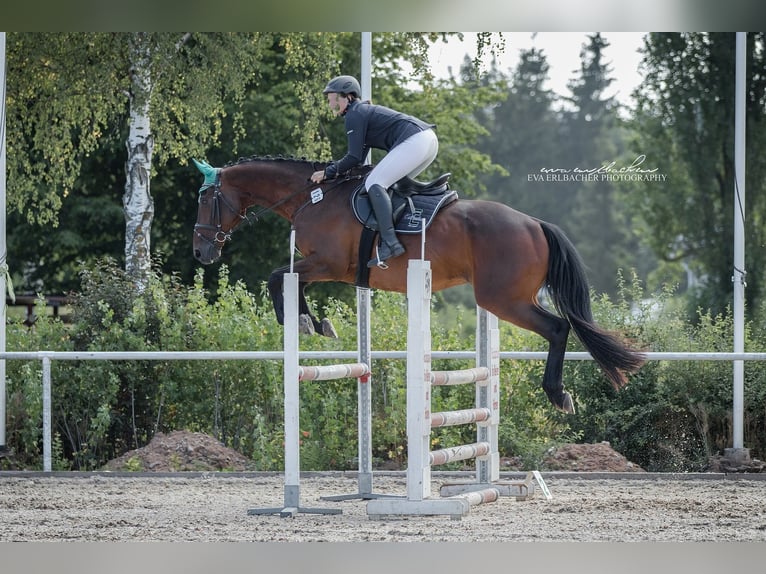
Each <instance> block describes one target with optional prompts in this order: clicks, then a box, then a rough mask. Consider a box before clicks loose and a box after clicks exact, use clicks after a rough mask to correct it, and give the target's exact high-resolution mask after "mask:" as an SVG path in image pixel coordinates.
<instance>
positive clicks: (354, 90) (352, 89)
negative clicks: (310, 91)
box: [322, 76, 362, 99]
mask: <svg viewBox="0 0 766 574" xmlns="http://www.w3.org/2000/svg"><path fill="white" fill-rule="evenodd" d="M322 93H323V94H340V95H341V96H342V97H346V96H348V95H351V96H353V97H354V98H356V99H359V98H361V97H362V87H361V86H360V85H359V82H358V81H357V79H356V78H355V77H354V76H335V77H334V78H333V79H332V80H330V81H329V82H327V86H326V87H325V89H324V90H323V91H322Z"/></svg>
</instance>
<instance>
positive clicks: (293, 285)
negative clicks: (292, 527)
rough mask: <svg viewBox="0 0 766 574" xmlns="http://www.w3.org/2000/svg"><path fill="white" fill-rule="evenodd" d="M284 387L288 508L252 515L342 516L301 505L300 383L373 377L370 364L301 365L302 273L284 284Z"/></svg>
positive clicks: (334, 510)
mask: <svg viewBox="0 0 766 574" xmlns="http://www.w3.org/2000/svg"><path fill="white" fill-rule="evenodd" d="M284 301H285V321H284V323H285V324H284V358H283V363H284V388H285V491H284V505H283V506H280V507H274V508H255V509H251V510H248V511H247V513H248V514H249V515H257V514H279V515H280V516H282V517H294V516H295V515H296V514H298V513H307V514H340V513H341V512H342V511H341V509H339V508H306V507H303V506H301V505H300V436H299V435H300V430H299V429H300V425H299V418H300V393H299V386H300V381H326V380H330V379H342V378H357V379H358V381H359V384H360V385H361V384H362V383H363V382H365V379H367V378H368V377H369V375H370V368H369V365H367V364H364V363H352V364H349V365H328V366H318V367H303V366H300V365H299V364H298V350H299V347H298V274H297V273H286V274H285V282H284Z"/></svg>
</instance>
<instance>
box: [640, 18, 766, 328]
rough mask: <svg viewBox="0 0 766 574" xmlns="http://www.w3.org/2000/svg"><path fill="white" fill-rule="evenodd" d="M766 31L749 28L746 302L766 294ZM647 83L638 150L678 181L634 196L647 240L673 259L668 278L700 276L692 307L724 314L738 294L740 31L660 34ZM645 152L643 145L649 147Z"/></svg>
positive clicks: (651, 40)
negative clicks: (736, 144) (737, 56)
mask: <svg viewBox="0 0 766 574" xmlns="http://www.w3.org/2000/svg"><path fill="white" fill-rule="evenodd" d="M765 46H766V34H764V33H763V32H754V33H748V34H747V50H746V52H747V87H746V94H747V102H746V106H747V109H746V114H747V127H746V134H747V142H746V148H747V157H746V160H745V161H746V166H747V170H746V189H747V208H746V214H747V219H746V222H745V233H746V239H745V241H746V246H747V254H746V262H747V268H748V270H749V271H750V273H748V275H747V285H748V288H747V289H746V291H745V297H746V305H747V307H748V308H750V309H754V308H755V307H756V306H757V305H758V304H759V302H760V301H762V298H763V289H764V275H763V271H761V270H762V269H763V264H764V263H765V262H766V261H765V259H766V253H765V252H764V250H763V249H759V247H760V246H762V245H763V244H764V240H765V239H766V235H765V234H766V229H764V221H763V213H766V205H764V202H765V201H766V193H764V191H766V180H765V177H764V176H766V156H764V154H763V153H762V150H763V149H764V145H766V141H765V140H766V129H764V124H765V123H766V74H765V73H764V70H766V50H765V49H764V47H765ZM642 65H643V68H644V70H645V76H646V80H645V81H644V82H643V83H642V85H641V86H639V88H638V89H637V90H636V94H635V95H636V99H637V104H638V105H637V109H636V114H635V118H634V119H635V130H636V132H637V134H638V135H637V138H636V142H635V145H636V149H637V150H652V153H653V154H654V155H655V156H656V157H657V158H658V165H659V168H660V171H662V172H664V173H666V174H667V176H668V179H669V181H671V182H672V184H671V185H667V186H664V187H662V188H659V187H658V186H654V185H646V186H644V187H643V189H641V190H640V193H634V194H631V199H632V200H633V202H632V204H633V208H634V209H635V210H637V211H638V212H639V213H640V214H641V216H642V218H643V220H644V229H643V232H642V239H643V240H644V241H645V242H646V243H647V244H648V245H650V246H651V248H652V250H653V251H654V252H655V253H656V255H657V256H658V257H660V258H661V259H663V260H664V261H665V262H667V265H665V267H664V270H665V271H667V270H668V268H669V267H670V266H671V265H672V269H673V270H674V275H671V274H667V275H666V277H668V278H670V279H673V280H675V281H676V282H679V283H684V284H685V281H684V274H685V273H686V272H687V271H688V274H689V275H690V276H691V277H692V278H693V279H694V280H695V284H692V285H691V287H693V288H692V289H690V290H689V292H688V295H689V299H690V307H691V310H693V309H694V308H695V307H697V306H701V307H703V308H705V309H709V310H711V312H712V313H714V314H717V313H720V312H722V311H724V310H725V308H726V306H727V305H728V304H729V302H730V301H731V296H732V286H731V277H732V269H733V258H734V255H733V219H734V215H733V214H734V201H735V200H734V110H735V104H734V95H735V91H734V79H735V70H736V66H735V35H734V34H733V33H653V34H649V35H647V37H646V38H645V40H644V48H643V62H642ZM641 153H645V151H641Z"/></svg>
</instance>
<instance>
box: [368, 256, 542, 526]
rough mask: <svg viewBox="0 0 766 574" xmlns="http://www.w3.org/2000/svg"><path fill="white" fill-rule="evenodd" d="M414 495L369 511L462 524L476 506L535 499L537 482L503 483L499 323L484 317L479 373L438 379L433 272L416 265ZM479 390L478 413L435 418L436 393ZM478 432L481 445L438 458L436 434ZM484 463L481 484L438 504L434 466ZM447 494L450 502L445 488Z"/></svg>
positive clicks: (410, 478)
mask: <svg viewBox="0 0 766 574" xmlns="http://www.w3.org/2000/svg"><path fill="white" fill-rule="evenodd" d="M407 298H408V314H409V316H408V330H407V494H406V497H398V498H385V499H384V498H381V499H376V500H370V501H369V502H368V503H367V514H368V516H369V517H370V518H371V519H380V518H383V517H385V516H389V515H391V516H393V515H449V516H450V517H451V518H453V519H460V518H461V517H463V516H465V515H466V514H468V512H469V511H470V508H471V506H474V505H476V504H481V503H484V502H493V501H495V500H497V499H498V498H499V497H500V496H501V495H512V496H517V497H519V495H520V494H522V493H523V494H524V496H526V495H528V494H531V491H530V487H531V489H532V490H533V489H534V487H533V486H531V484H530V481H525V483H513V484H511V483H506V484H500V483H498V482H497V481H498V479H499V475H500V472H499V465H500V455H499V451H498V426H499V410H500V376H499V374H500V342H499V341H500V335H499V329H498V326H497V318H496V317H495V316H494V315H492V314H491V313H488V312H487V311H485V310H483V309H480V310H479V317H478V320H477V331H476V333H477V335H476V339H477V341H476V363H477V366H476V368H473V369H465V370H460V371H435V372H432V371H431V322H430V313H431V306H430V303H431V266H430V262H429V261H424V260H410V262H409V267H408V270H407ZM467 383H475V384H476V407H475V408H473V409H464V410H458V411H449V412H443V413H432V412H431V387H432V386H433V385H454V384H467ZM473 423H475V424H476V425H477V442H476V443H473V444H468V445H460V446H456V447H451V448H445V449H442V450H437V451H433V452H432V451H431V450H430V439H431V429H432V428H437V427H441V426H448V425H457V424H473ZM470 458H475V459H476V480H475V481H473V482H469V483H460V484H456V485H452V486H451V487H452V488H454V489H456V493H452V494H454V495H452V494H450V495H448V496H443V497H442V498H432V497H431V466H433V465H439V464H446V463H447V462H451V461H457V460H466V459H470ZM441 494H442V495H444V494H445V491H444V487H442V490H441Z"/></svg>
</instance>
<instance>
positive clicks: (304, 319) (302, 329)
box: [298, 315, 316, 335]
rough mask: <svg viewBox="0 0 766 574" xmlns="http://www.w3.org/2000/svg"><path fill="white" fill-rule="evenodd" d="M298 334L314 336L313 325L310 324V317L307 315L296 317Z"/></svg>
mask: <svg viewBox="0 0 766 574" xmlns="http://www.w3.org/2000/svg"><path fill="white" fill-rule="evenodd" d="M298 332H299V333H300V334H301V335H314V334H316V330H315V329H314V323H312V322H311V317H309V316H308V315H299V316H298Z"/></svg>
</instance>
